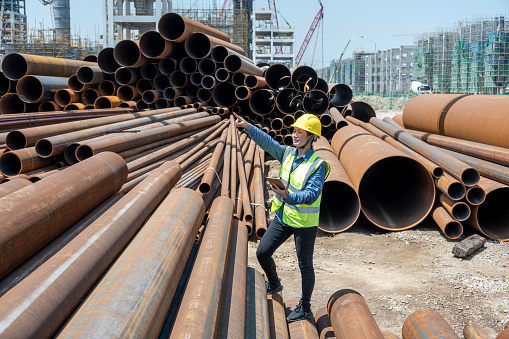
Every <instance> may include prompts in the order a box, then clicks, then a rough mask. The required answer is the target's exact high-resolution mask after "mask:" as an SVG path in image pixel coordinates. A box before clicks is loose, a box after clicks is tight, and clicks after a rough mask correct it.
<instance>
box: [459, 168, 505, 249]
mask: <svg viewBox="0 0 509 339" xmlns="http://www.w3.org/2000/svg"><path fill="white" fill-rule="evenodd" d="M479 186H480V187H481V188H482V189H484V191H485V192H486V199H485V200H484V202H482V203H481V204H480V205H477V206H472V207H471V210H472V213H471V215H470V218H469V219H467V221H466V222H467V224H469V225H470V226H472V227H474V228H475V229H477V230H478V231H479V232H481V233H483V234H484V235H486V236H487V237H489V238H491V239H495V240H498V241H508V240H509V227H507V221H508V220H509V211H508V209H507V208H506V206H505V204H506V202H507V201H509V200H508V199H509V187H508V186H506V185H503V184H501V183H498V182H496V181H493V180H489V179H486V178H483V177H481V180H480V181H479Z"/></svg>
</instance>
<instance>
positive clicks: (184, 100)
mask: <svg viewBox="0 0 509 339" xmlns="http://www.w3.org/2000/svg"><path fill="white" fill-rule="evenodd" d="M193 102H194V100H193V98H191V97H188V96H186V95H182V96H179V97H176V98H175V101H174V104H175V107H183V106H185V105H189V104H192V103H193Z"/></svg>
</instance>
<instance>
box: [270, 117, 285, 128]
mask: <svg viewBox="0 0 509 339" xmlns="http://www.w3.org/2000/svg"><path fill="white" fill-rule="evenodd" d="M270 127H271V128H272V129H273V130H275V131H279V130H281V128H283V120H281V119H279V118H277V119H274V120H272V121H271V122H270Z"/></svg>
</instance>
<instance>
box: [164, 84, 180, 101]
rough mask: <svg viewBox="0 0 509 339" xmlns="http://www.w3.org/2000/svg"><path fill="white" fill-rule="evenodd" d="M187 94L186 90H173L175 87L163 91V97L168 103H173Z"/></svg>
mask: <svg viewBox="0 0 509 339" xmlns="http://www.w3.org/2000/svg"><path fill="white" fill-rule="evenodd" d="M184 94H185V90H183V89H181V88H173V87H167V88H166V89H165V90H164V91H163V96H164V98H165V99H166V100H168V101H173V100H175V99H176V98H177V97H180V96H183V95H184Z"/></svg>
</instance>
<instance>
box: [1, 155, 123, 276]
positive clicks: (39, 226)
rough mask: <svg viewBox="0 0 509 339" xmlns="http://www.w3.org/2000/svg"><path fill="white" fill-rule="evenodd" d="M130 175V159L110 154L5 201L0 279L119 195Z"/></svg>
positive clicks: (11, 196) (62, 173)
mask: <svg viewBox="0 0 509 339" xmlns="http://www.w3.org/2000/svg"><path fill="white" fill-rule="evenodd" d="M126 177H127V166H126V165H125V161H124V160H123V159H122V158H121V157H119V156H118V155H116V154H113V153H105V154H101V155H98V156H97V157H95V158H93V159H90V161H87V162H86V163H83V164H82V165H81V166H75V167H73V168H72V169H66V170H62V171H61V172H60V173H57V174H54V175H52V176H51V177H48V178H47V179H46V180H45V181H44V182H43V181H41V182H38V183H34V184H32V185H30V186H27V187H25V188H24V189H22V190H19V191H17V192H14V193H11V194H9V195H8V196H5V197H3V198H2V199H0V201H1V204H0V211H1V212H0V213H1V214H2V218H3V222H2V226H1V227H2V229H1V232H2V234H3V236H2V238H1V239H0V277H3V276H5V275H6V274H7V273H8V272H10V271H11V270H12V269H14V268H15V267H16V266H18V265H19V264H21V263H22V262H23V261H24V260H25V259H27V258H28V257H29V256H30V255H32V254H34V253H35V252H36V251H37V250H39V249H40V248H41V247H43V246H44V245H46V244H47V243H48V242H49V241H51V240H52V239H53V238H55V237H56V236H57V235H59V234H60V233H61V232H62V231H64V230H65V229H66V228H67V227H69V226H70V225H71V224H72V223H74V222H75V221H77V220H78V219H79V218H81V217H82V216H83V215H85V214H86V213H88V212H89V211H90V210H92V209H93V208H94V207H95V206H97V205H98V204H100V203H101V202H102V201H103V200H104V199H106V198H107V197H109V196H110V195H112V194H113V193H116V192H117V191H118V189H119V188H120V187H121V186H122V184H124V182H125V180H126ZM106 183H108V184H106ZM77 202H79V203H77ZM26 206H30V208H29V209H27V208H26Z"/></svg>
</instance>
